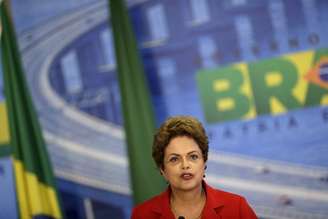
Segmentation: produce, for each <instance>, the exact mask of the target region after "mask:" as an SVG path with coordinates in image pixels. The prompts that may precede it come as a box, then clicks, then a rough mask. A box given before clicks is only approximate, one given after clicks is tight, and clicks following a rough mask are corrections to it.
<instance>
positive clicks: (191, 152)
mask: <svg viewBox="0 0 328 219" xmlns="http://www.w3.org/2000/svg"><path fill="white" fill-rule="evenodd" d="M195 152H196V153H199V152H198V151H190V152H188V153H187V154H192V153H195Z"/></svg>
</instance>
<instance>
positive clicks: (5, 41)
mask: <svg viewBox="0 0 328 219" xmlns="http://www.w3.org/2000/svg"><path fill="white" fill-rule="evenodd" d="M0 4H1V5H0V13H1V15H0V16H1V32H2V33H1V58H2V66H3V75H4V88H5V89H4V91H5V96H6V105H7V114H8V122H9V135H10V137H9V138H10V139H9V144H10V146H12V150H13V163H14V171H15V173H14V175H15V181H16V191H17V192H16V194H17V204H18V209H19V217H20V218H22V219H32V218H33V219H36V218H62V213H61V209H60V205H59V202H58V195H57V191H56V189H55V183H54V175H53V172H52V167H51V164H50V161H49V158H48V155H47V151H46V147H45V142H44V139H43V137H42V133H41V129H40V125H39V123H38V120H37V116H36V113H35V111H34V108H33V105H32V100H31V97H30V95H29V91H28V87H27V83H26V81H25V79H24V73H23V68H22V64H21V61H20V55H19V52H18V47H17V43H16V38H15V32H14V30H13V25H12V21H11V18H10V13H9V9H8V6H9V5H8V2H7V1H4V2H2V3H0Z"/></svg>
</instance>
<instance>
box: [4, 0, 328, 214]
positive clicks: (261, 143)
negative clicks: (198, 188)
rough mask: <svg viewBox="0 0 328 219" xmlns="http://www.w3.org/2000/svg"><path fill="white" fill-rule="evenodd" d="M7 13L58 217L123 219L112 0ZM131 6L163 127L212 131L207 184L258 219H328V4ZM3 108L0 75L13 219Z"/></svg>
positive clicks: (249, 0)
mask: <svg viewBox="0 0 328 219" xmlns="http://www.w3.org/2000/svg"><path fill="white" fill-rule="evenodd" d="M11 2H12V8H11V10H12V16H13V19H14V24H15V29H16V34H17V37H18V41H19V48H20V51H21V57H22V61H23V63H24V70H25V73H26V79H27V81H28V85H29V88H30V92H31V94H32V98H33V101H34V105H35V107H36V109H37V113H38V116H39V121H40V122H41V124H42V128H43V134H44V137H45V139H46V143H47V148H48V152H49V154H50V157H51V161H52V163H53V166H54V171H55V175H56V180H57V185H58V189H59V192H60V197H61V201H62V207H63V210H64V214H65V215H66V217H67V218H74V219H84V218H85V219H101V218H117V219H121V218H122V219H127V218H129V217H130V212H131V208H132V207H133V202H132V197H131V194H132V191H131V187H130V182H129V164H128V159H127V152H126V146H125V145H126V143H125V134H124V130H123V128H122V125H123V116H122V112H121V105H120V104H121V102H120V91H119V84H118V79H117V70H116V59H115V52H114V46H113V33H112V28H111V26H110V22H109V21H110V15H109V6H108V1H105V0H56V1H50V0H43V1H40V0H24V1H23V0H12V1H11ZM127 5H128V9H129V15H130V18H131V21H132V24H133V28H134V31H135V36H136V39H137V43H138V48H139V51H140V55H141V58H142V61H143V64H144V68H145V73H146V76H147V82H148V85H149V88H150V91H151V98H152V104H153V106H154V109H155V114H156V121H157V125H159V124H160V123H161V122H163V120H165V119H166V118H167V117H169V116H172V115H177V114H188V115H193V116H196V117H197V118H199V119H200V120H201V121H202V122H203V124H204V125H205V126H206V129H207V132H208V133H209V138H210V156H209V161H208V169H207V175H206V180H207V182H208V183H209V184H210V185H213V186H215V187H217V188H221V189H224V190H227V191H231V192H234V193H238V194H241V195H243V196H245V197H246V198H247V200H248V201H249V203H250V204H251V206H252V207H253V208H254V210H255V211H256V213H257V214H258V216H259V217H260V218H265V219H271V218H279V219H283V218H295V219H296V218H297V219H305V218H307V219H310V218H313V219H319V218H320V219H321V218H322V219H324V218H327V217H328V134H327V133H328V108H327V105H328V89H327V84H328V62H327V59H326V57H328V13H327V10H328V1H326V0H220V1H218V0H129V1H127ZM4 101H5V97H4V94H3V81H2V77H0V118H1V120H0V124H1V130H0V144H2V145H3V146H0V147H3V149H1V150H0V151H1V152H2V153H1V154H2V157H1V159H0V183H1V186H0V194H2V195H0V211H1V212H3V215H6V214H7V215H10V212H14V211H11V209H14V208H16V207H15V196H14V194H15V192H14V188H13V177H12V167H11V165H10V159H9V158H8V157H7V154H8V153H6V149H4V148H7V147H6V129H7V126H6V125H5V124H6V123H5V120H6V119H5V118H6V115H5V111H4V110H3V109H4V107H5V102H4ZM7 144H8V142H7ZM4 212H7V213H6V214H5V213H4ZM0 215H1V213H0ZM11 216H12V217H11ZM11 216H10V217H6V218H15V216H14V215H11ZM1 218H2V217H1Z"/></svg>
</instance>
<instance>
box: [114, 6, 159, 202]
mask: <svg viewBox="0 0 328 219" xmlns="http://www.w3.org/2000/svg"><path fill="white" fill-rule="evenodd" d="M109 5H110V20H111V24H112V30H113V35H114V44H115V51H116V61H117V68H118V78H119V84H120V90H121V102H122V109H123V117H124V127H125V133H126V141H127V146H128V155H129V161H130V176H131V184H132V189H133V198H134V202H135V204H137V203H140V202H142V201H145V200H146V199H148V198H150V197H151V196H154V195H156V194H158V193H159V192H161V191H162V190H163V189H164V188H165V181H164V179H163V178H162V176H161V175H160V173H159V171H158V170H157V169H156V166H155V163H154V162H153V160H152V157H151V145H152V140H153V134H154V132H155V118H154V112H153V109H152V104H151V100H150V95H149V89H148V86H147V83H146V78H145V74H144V70H143V66H142V63H141V61H140V57H139V54H138V50H137V45H136V40H135V36H134V33H133V31H132V26H131V23H130V20H129V15H128V12H127V9H126V6H125V4H124V1H123V0H110V1H109Z"/></svg>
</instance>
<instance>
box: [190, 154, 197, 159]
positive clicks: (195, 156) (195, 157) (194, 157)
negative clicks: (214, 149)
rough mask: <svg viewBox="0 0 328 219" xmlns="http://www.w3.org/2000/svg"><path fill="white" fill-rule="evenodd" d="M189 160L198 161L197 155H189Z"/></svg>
mask: <svg viewBox="0 0 328 219" xmlns="http://www.w3.org/2000/svg"><path fill="white" fill-rule="evenodd" d="M190 158H191V159H192V160H197V159H198V155H197V154H192V155H190Z"/></svg>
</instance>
